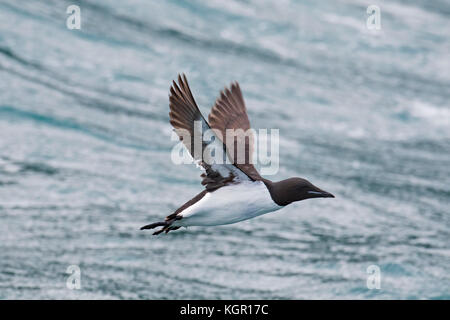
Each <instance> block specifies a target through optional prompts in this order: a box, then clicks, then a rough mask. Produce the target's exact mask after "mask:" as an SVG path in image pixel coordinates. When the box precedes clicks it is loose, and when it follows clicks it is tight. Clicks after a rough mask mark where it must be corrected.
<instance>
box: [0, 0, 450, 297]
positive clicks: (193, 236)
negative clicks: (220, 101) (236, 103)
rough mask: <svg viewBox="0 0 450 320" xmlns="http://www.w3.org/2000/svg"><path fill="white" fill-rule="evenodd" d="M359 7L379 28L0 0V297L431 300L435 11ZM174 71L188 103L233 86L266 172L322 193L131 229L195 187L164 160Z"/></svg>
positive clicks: (210, 9) (436, 133)
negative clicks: (371, 285) (227, 218)
mask: <svg viewBox="0 0 450 320" xmlns="http://www.w3.org/2000/svg"><path fill="white" fill-rule="evenodd" d="M70 4H78V5H79V6H80V8H81V18H82V22H81V23H82V24H81V30H69V29H67V28H66V17H67V14H66V8H67V6H68V5H70ZM377 4H378V5H379V6H380V8H381V30H380V31H378V32H376V31H370V30H368V29H367V28H366V18H367V14H366V7H367V5H368V3H367V2H366V1H360V0H345V1H344V0H341V1H320V2H319V1H312V0H311V1H289V0H285V1H260V0H247V1H237V0H230V1H224V2H222V1H216V0H212V1H147V0H134V1H107V0H102V1H98V0H96V1H94V0H91V1H56V0H47V1H31V0H30V1H12V0H11V1H5V0H0V298H1V299H12V298H19V299H36V298H44V299H79V298H84V299H142V298H144V299H169V298H175V299H181V298H192V299H206V298H209V299H215V298H220V299H225V298H227V299H249V298H275V299H304V298H313V299H318V298H331V299H338V298H342V299H373V298H375V299H377V298H385V299H395V298H400V299H416V298H430V299H449V298H450V275H449V270H450V269H449V266H450V248H449V244H450V240H449V239H450V215H449V214H450V212H449V211H450V210H449V204H450V201H449V200H450V105H449V101H450V90H449V88H450V66H449V60H450V58H449V52H450V35H449V30H450V3H449V2H448V1H400V0H396V1H378V3H377ZM179 72H185V73H186V74H187V76H188V78H189V80H190V84H191V88H192V90H193V92H194V95H195V97H196V99H197V102H198V103H199V105H200V107H201V110H202V111H203V112H204V113H205V114H207V112H208V110H209V108H210V107H211V106H212V103H213V101H214V99H215V98H216V96H217V94H218V92H219V90H220V89H222V88H223V86H224V85H227V84H228V83H230V82H231V81H233V80H237V81H239V83H240V84H241V88H242V89H243V93H244V97H245V99H246V103H247V107H248V112H249V116H250V120H251V122H252V125H253V127H255V128H279V129H280V161H279V164H280V170H279V172H278V174H277V176H275V177H268V178H270V179H273V180H280V179H283V178H287V177H290V176H302V177H306V178H308V179H309V180H311V181H312V182H313V183H314V184H316V185H318V186H320V187H322V188H324V189H325V190H327V191H330V192H332V193H334V194H335V195H336V199H318V200H308V201H304V202H300V203H296V204H294V205H291V206H289V207H287V208H284V209H283V210H281V211H278V212H276V213H272V214H268V215H265V216H262V217H258V218H256V219H253V220H249V221H245V222H242V223H239V224H234V225H228V226H221V227H212V228H201V227H192V228H189V229H187V230H181V229H180V230H178V231H176V232H172V233H170V234H168V235H161V236H159V237H153V236H151V233H149V232H143V231H139V230H138V228H139V227H140V226H142V225H144V224H147V223H150V222H153V221H157V220H159V219H160V218H162V217H164V216H166V215H167V214H169V213H171V212H173V211H174V210H175V209H176V208H177V207H178V206H179V205H181V204H182V203H184V202H185V201H186V200H188V199H190V198H191V197H192V196H194V195H195V194H197V193H198V192H200V190H201V189H202V186H201V185H200V183H199V182H200V179H199V174H200V172H199V170H198V169H196V168H195V166H192V165H191V166H188V165H184V166H176V165H174V164H173V163H172V162H171V161H170V152H171V150H172V147H173V146H174V144H175V143H176V142H174V141H171V139H170V136H171V127H170V125H169V122H168V89H169V85H170V82H171V80H172V79H174V78H175V77H176V75H177V73H179ZM69 265H78V266H79V267H80V269H81V286H82V288H81V290H69V289H67V288H66V279H67V277H68V275H67V274H66V269H67V267H68V266H69ZM370 265H377V266H379V267H380V270H381V289H380V290H369V289H368V288H367V286H366V280H367V276H368V274H367V271H366V270H367V267H368V266H370Z"/></svg>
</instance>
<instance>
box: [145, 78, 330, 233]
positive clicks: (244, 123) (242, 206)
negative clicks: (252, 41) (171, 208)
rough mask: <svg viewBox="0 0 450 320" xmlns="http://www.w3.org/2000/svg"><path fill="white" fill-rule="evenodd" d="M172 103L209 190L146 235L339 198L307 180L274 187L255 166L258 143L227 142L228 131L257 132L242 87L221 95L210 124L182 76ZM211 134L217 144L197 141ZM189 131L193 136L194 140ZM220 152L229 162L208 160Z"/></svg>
mask: <svg viewBox="0 0 450 320" xmlns="http://www.w3.org/2000/svg"><path fill="white" fill-rule="evenodd" d="M169 102H170V103H169V106H170V113H169V116H170V123H171V124H172V126H173V127H174V130H175V132H177V133H178V135H179V137H180V140H181V141H182V142H183V144H184V146H185V147H186V148H187V150H189V153H190V154H191V156H192V157H193V159H194V160H195V161H196V163H197V164H198V165H200V166H201V167H202V168H203V169H204V171H205V172H204V173H203V174H202V175H201V177H202V178H203V180H202V185H203V186H204V187H205V188H204V190H203V191H202V192H200V193H199V194H197V195H196V196H195V197H193V198H192V199H191V200H189V201H188V202H186V203H185V204H183V205H182V206H181V207H180V208H178V209H177V210H176V211H175V212H173V213H172V214H170V215H169V216H167V217H166V218H165V220H164V221H161V222H155V223H152V224H149V225H146V226H143V227H142V228H141V230H144V229H154V228H157V227H162V228H160V229H159V230H157V231H156V232H154V233H153V234H154V235H157V234H160V233H162V232H165V233H168V232H169V231H172V230H176V229H179V228H180V227H188V226H217V225H225V224H231V223H236V222H239V221H243V220H247V219H251V218H254V217H257V216H260V215H262V214H265V213H268V212H272V211H276V210H279V209H281V208H283V207H285V206H287V205H289V204H291V203H293V202H296V201H301V200H305V199H310V198H334V196H333V195H332V194H331V193H329V192H326V191H324V190H321V189H319V188H318V187H316V186H314V185H313V184H312V183H311V182H309V181H308V180H306V179H302V178H289V179H285V180H282V181H278V182H273V181H270V180H268V179H265V178H263V177H261V175H260V174H259V173H258V171H257V170H256V168H255V167H254V166H253V163H252V161H251V160H252V152H253V142H254V141H253V138H252V137H251V136H248V137H245V136H244V137H242V136H239V135H237V136H234V137H233V138H232V139H227V138H226V137H227V133H228V132H229V131H228V130H227V129H232V130H238V129H242V132H246V131H247V130H249V129H250V128H251V127H250V121H249V119H248V116H247V110H246V107H245V103H244V98H243V96H242V92H241V89H240V87H239V84H238V83H237V82H234V83H232V84H231V86H230V88H225V89H224V90H223V91H221V93H220V95H219V97H218V98H217V100H216V102H215V104H214V106H213V108H212V109H211V112H210V114H209V117H208V121H206V119H205V118H204V117H203V116H202V114H201V112H200V110H199V108H198V106H197V103H196V102H195V100H194V97H193V95H192V92H191V90H190V88H189V84H188V82H187V79H186V76H185V75H184V74H183V75H182V76H181V75H178V83H176V82H175V81H173V84H172V86H171V88H170V94H169ZM196 124H197V125H196ZM198 124H200V125H198ZM210 129H212V130H213V132H215V133H216V135H215V136H214V139H211V141H203V139H202V141H201V142H200V144H198V143H197V144H196V142H195V139H194V137H195V136H197V137H198V136H200V137H203V134H204V133H205V132H206V131H207V130H210ZM183 132H184V133H186V132H187V133H188V134H189V135H188V138H186V135H183ZM227 143H228V145H227ZM238 143H243V144H244V146H245V149H244V152H245V154H244V155H243V156H244V159H243V161H236V159H238V156H239V155H238V154H237V151H238V149H239V148H238V147H237V144H238ZM218 147H219V148H222V150H223V156H224V158H226V159H225V160H228V161H220V162H219V161H216V162H214V161H212V160H211V159H206V158H207V157H208V156H207V155H208V154H210V152H208V151H209V149H211V148H218ZM196 148H197V149H198V148H200V149H201V150H196ZM241 150H242V149H241ZM205 151H206V152H205ZM231 153H233V154H231ZM241 159H242V158H241Z"/></svg>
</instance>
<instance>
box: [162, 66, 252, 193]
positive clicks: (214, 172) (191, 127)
mask: <svg viewBox="0 0 450 320" xmlns="http://www.w3.org/2000/svg"><path fill="white" fill-rule="evenodd" d="M169 101H170V103H169V106H170V113H169V116H170V123H171V124H172V126H173V127H174V129H175V132H176V133H177V134H178V136H179V137H180V140H182V142H183V144H184V145H185V146H186V148H187V149H188V151H189V152H190V154H191V156H192V157H193V158H194V160H195V161H196V163H197V164H199V165H201V166H202V167H203V168H204V169H205V171H206V174H202V177H203V181H202V184H203V185H205V187H206V189H207V190H208V191H213V190H216V189H217V188H220V187H221V186H223V185H225V184H227V183H230V182H232V181H239V180H241V181H242V180H250V179H251V178H249V176H248V175H247V174H245V173H244V172H243V171H241V170H240V169H239V168H238V167H236V166H234V165H233V164H232V161H231V160H230V159H229V158H228V154H227V152H226V148H225V145H224V144H223V143H222V141H221V140H220V139H219V138H218V137H217V136H216V135H215V134H214V131H212V130H210V129H211V128H210V126H209V124H208V122H206V120H205V119H204V118H203V116H202V114H201V112H200V110H199V109H198V106H197V103H196V102H195V100H194V97H193V95H192V92H191V90H190V88H189V84H188V82H187V79H186V76H185V75H184V74H183V76H182V77H181V75H178V84H177V83H176V82H175V81H174V82H173V84H172V86H171V88H170V96H169Z"/></svg>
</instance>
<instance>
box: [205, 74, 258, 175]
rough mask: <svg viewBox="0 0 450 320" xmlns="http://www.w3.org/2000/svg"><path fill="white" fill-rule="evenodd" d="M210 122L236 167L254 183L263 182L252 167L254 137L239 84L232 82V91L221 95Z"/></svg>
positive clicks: (227, 90) (212, 110)
mask: <svg viewBox="0 0 450 320" xmlns="http://www.w3.org/2000/svg"><path fill="white" fill-rule="evenodd" d="M208 121H209V123H210V125H211V128H213V129H214V130H218V131H219V132H220V133H221V136H222V141H223V142H224V143H225V144H226V149H227V151H228V156H229V157H230V158H231V159H232V160H233V163H234V164H235V166H236V167H238V168H239V169H240V170H242V171H243V172H245V174H246V175H248V176H249V177H250V178H251V179H252V180H261V179H262V177H261V176H260V175H259V173H258V171H257V170H256V168H255V167H254V166H253V159H252V158H253V145H254V135H253V131H252V130H251V126H250V121H249V120H248V115H247V109H246V108H245V102H244V97H243V96H242V92H241V88H240V87H239V83H237V82H235V83H232V84H231V89H228V88H225V89H224V90H223V91H221V92H220V96H219V97H218V98H217V100H216V103H215V104H214V106H213V108H212V109H211V113H210V114H209V117H208ZM230 130H231V131H230ZM233 131H234V132H233Z"/></svg>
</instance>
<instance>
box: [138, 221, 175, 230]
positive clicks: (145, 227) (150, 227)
mask: <svg viewBox="0 0 450 320" xmlns="http://www.w3.org/2000/svg"><path fill="white" fill-rule="evenodd" d="M168 224H169V223H168V222H167V221H161V222H155V223H151V224H148V225H146V226H143V227H141V230H145V229H154V228H156V227H163V226H167V225H168Z"/></svg>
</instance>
